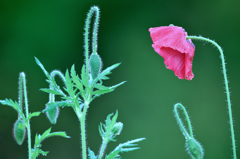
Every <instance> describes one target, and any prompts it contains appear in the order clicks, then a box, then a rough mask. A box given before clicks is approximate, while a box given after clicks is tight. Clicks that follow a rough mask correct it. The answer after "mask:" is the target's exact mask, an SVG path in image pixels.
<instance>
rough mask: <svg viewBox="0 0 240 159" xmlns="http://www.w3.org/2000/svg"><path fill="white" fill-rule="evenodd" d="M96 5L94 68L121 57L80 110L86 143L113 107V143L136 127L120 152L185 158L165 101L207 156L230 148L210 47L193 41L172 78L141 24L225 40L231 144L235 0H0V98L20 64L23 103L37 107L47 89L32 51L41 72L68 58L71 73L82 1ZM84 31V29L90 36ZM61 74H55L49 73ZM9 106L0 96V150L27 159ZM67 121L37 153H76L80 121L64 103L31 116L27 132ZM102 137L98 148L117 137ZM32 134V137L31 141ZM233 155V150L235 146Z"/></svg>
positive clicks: (63, 65)
mask: <svg viewBox="0 0 240 159" xmlns="http://www.w3.org/2000/svg"><path fill="white" fill-rule="evenodd" d="M93 5H97V6H99V7H100V10H101V17H100V26H99V36H98V54H99V55H100V56H101V58H102V60H103V69H104V68H106V67H108V66H111V65H112V64H115V63H119V62H122V64H121V65H120V66H119V67H118V68H117V69H115V70H114V71H113V73H112V74H111V75H110V76H109V77H110V78H111V79H110V80H108V81H105V85H106V86H111V85H114V84H117V83H119V82H121V81H127V82H126V83H125V84H124V85H122V86H120V87H119V88H117V89H116V90H115V91H114V92H112V93H109V94H106V95H103V96H101V97H100V98H96V99H95V100H94V101H93V102H92V104H91V105H90V108H89V110H88V114H87V126H86V129H87V146H90V148H91V150H93V151H94V152H95V153H97V152H98V150H99V147H100V144H101V138H100V135H99V132H98V125H99V123H100V122H104V120H105V119H106V117H107V115H108V114H110V113H113V112H116V110H118V113H119V116H118V121H120V122H122V123H123V124H124V126H123V130H122V133H121V135H120V136H118V137H117V139H118V140H117V143H123V142H126V141H127V140H131V139H135V138H141V137H145V138H146V140H144V141H142V142H140V143H139V146H140V147H141V149H140V150H136V151H133V152H130V153H125V154H123V158H129V159H135V158H138V159H146V158H149V159H155V158H163V159H173V158H179V159H185V158H190V157H189V156H188V154H187V152H186V151H185V139H184V137H183V135H182V134H181V131H180V130H179V127H178V125H177V123H176V121H175V118H174V116H173V105H174V104H175V103H177V102H181V103H182V104H183V105H184V106H185V107H186V109H187V111H188V113H189V115H190V119H191V122H192V125H193V128H194V135H195V138H196V140H197V141H199V142H200V143H201V144H202V145H203V148H204V150H205V156H204V158H206V159H213V158H217V159H226V158H231V156H232V149H231V140H230V131H229V124H228V111H227V103H226V95H225V93H224V92H225V90H224V85H223V75H222V73H221V61H220V59H219V53H218V51H217V49H216V48H214V47H212V46H211V45H210V44H207V43H202V42H199V41H193V43H194V44H195V46H196V52H195V57H194V61H193V73H194V75H195V77H194V78H193V80H192V81H187V80H180V79H178V78H177V77H176V76H175V75H174V73H173V71H171V70H168V69H166V68H165V66H164V63H163V58H162V57H161V56H159V55H158V54H157V53H155V52H154V50H153V48H152V46H151V45H152V40H151V38H150V34H149V31H148V29H149V28H150V27H158V26H167V25H169V24H174V25H177V26H182V27H183V28H184V29H185V30H186V31H187V32H188V34H189V35H202V36H204V37H208V38H210V39H213V40H215V41H216V42H217V43H218V44H219V45H220V46H222V48H223V49H224V54H225V57H226V62H227V69H228V76H229V81H230V83H229V86H230V91H231V93H232V95H231V99H232V107H233V115H234V123H235V135H236V145H237V147H239V146H240V139H239V138H240V135H239V134H240V116H239V112H240V107H239V103H240V98H239V95H240V85H239V81H240V75H239V71H240V70H239V68H240V62H239V59H240V53H239V50H240V45H239V44H240V32H239V28H240V11H239V7H240V1H238V0H232V1H224V0H218V1H214V0H203V1H196V0H192V1H187V0H169V1H161V0H159V1H154V0H142V1H133V0H122V1H110V0H101V1H99V0H98V1H97V0H89V1H83V0H82V1H81V0H59V1H56V0H40V1H39V0H1V1H0V99H5V98H11V99H13V100H18V97H17V95H18V77H19V73H20V72H21V71H24V72H25V73H26V78H27V90H28V98H29V106H30V107H29V109H30V112H33V111H40V110H43V109H44V108H45V104H46V103H47V102H48V95H47V94H46V93H44V92H41V91H39V89H40V88H46V87H48V84H47V82H46V81H45V79H46V77H45V75H44V73H43V72H42V70H41V69H40V68H39V66H38V65H37V64H36V63H35V60H34V56H35V57H37V58H38V59H39V60H40V61H41V62H42V63H43V64H44V66H45V68H46V69H47V70H48V71H49V72H50V71H51V70H53V69H58V70H61V71H62V72H65V71H66V69H70V68H71V66H72V64H75V68H76V71H77V73H78V74H79V73H80V71H81V68H82V64H83V62H84V55H83V51H84V49H83V45H84V44H83V33H84V29H83V28H84V23H85V18H86V13H87V12H88V10H89V9H90V7H91V6H93ZM90 37H91V36H90ZM58 83H59V84H61V80H59V81H58ZM16 119H17V112H16V111H15V110H13V109H12V108H11V107H8V106H4V105H0V159H26V158H27V142H26V141H27V140H25V141H24V143H23V145H22V146H19V145H17V144H16V142H15V141H14V139H13V137H12V129H13V123H14V122H15V121H16ZM49 127H52V131H53V132H55V131H66V133H67V135H68V136H71V138H70V139H66V138H58V137H56V138H49V139H47V140H46V141H43V143H42V144H43V146H42V150H44V151H50V153H49V154H48V155H47V157H42V156H41V157H39V159H41V158H45V159H53V158H58V159H68V158H71V159H75V158H80V136H79V134H80V127H79V123H78V119H77V117H76V116H75V114H74V112H73V111H72V110H71V108H64V109H60V115H59V119H58V122H57V124H56V125H51V124H50V122H49V121H48V119H47V118H46V116H45V114H42V115H40V116H39V117H36V118H33V119H32V120H31V128H32V141H33V140H34V137H35V134H36V133H38V134H42V133H43V132H44V131H45V130H47V129H48V128H49ZM117 143H110V144H109V146H108V148H107V150H106V152H107V153H109V152H111V151H112V149H113V148H114V147H115V146H117ZM32 144H33V143H32ZM237 154H238V156H240V151H239V150H238V151H237Z"/></svg>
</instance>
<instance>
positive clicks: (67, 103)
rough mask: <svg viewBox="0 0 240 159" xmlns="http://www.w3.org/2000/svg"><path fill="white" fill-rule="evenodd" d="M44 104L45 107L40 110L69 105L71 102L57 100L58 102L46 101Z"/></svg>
mask: <svg viewBox="0 0 240 159" xmlns="http://www.w3.org/2000/svg"><path fill="white" fill-rule="evenodd" d="M46 105H47V107H46V108H45V109H44V110H42V112H46V111H49V110H51V109H54V108H56V107H63V106H70V105H71V104H70V103H69V102H68V101H58V102H51V103H47V104H46Z"/></svg>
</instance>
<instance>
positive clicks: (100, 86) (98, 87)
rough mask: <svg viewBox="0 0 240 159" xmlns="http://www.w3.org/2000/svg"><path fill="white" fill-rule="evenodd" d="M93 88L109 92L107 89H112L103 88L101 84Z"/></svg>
mask: <svg viewBox="0 0 240 159" xmlns="http://www.w3.org/2000/svg"><path fill="white" fill-rule="evenodd" d="M93 87H94V88H97V89H99V90H107V89H110V88H109V87H106V86H103V85H101V84H95V85H94V86H93Z"/></svg>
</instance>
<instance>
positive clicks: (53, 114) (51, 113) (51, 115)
mask: <svg viewBox="0 0 240 159" xmlns="http://www.w3.org/2000/svg"><path fill="white" fill-rule="evenodd" d="M47 107H48V106H46V108H47ZM46 115H47V118H48V119H49V121H50V123H52V124H56V123H57V118H58V115H59V107H55V108H53V109H50V110H48V111H46Z"/></svg>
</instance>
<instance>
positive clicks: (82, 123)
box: [76, 102, 89, 159]
mask: <svg viewBox="0 0 240 159" xmlns="http://www.w3.org/2000/svg"><path fill="white" fill-rule="evenodd" d="M88 106H89V102H85V103H84V108H83V112H81V110H80V107H78V109H76V114H77V116H78V119H79V120H80V128H81V141H82V159H86V158H87V147H86V135H85V133H86V130H85V118H86V113H87V109H88Z"/></svg>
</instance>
